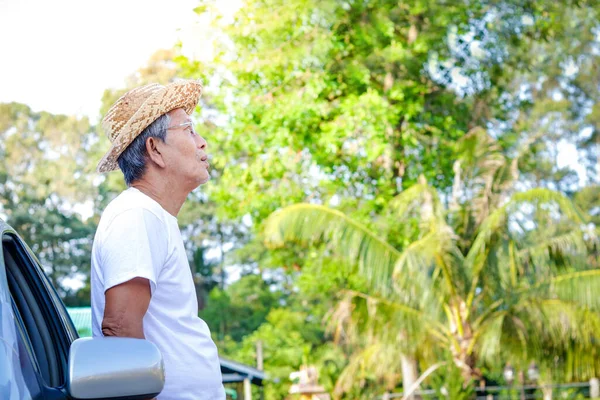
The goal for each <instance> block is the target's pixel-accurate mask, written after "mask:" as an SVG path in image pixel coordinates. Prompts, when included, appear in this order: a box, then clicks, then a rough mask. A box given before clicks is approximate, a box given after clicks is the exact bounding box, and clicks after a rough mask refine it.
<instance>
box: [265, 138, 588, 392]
mask: <svg viewBox="0 0 600 400" xmlns="http://www.w3.org/2000/svg"><path fill="white" fill-rule="evenodd" d="M532 142H533V140H532V141H530V142H528V143H526V144H524V145H522V149H523V150H522V151H521V152H520V153H518V154H517V155H516V156H514V157H513V158H509V157H507V156H505V155H504V154H503V153H502V151H501V150H500V148H499V146H498V145H497V144H496V143H495V141H494V140H493V139H491V138H490V137H489V136H488V135H487V134H486V133H485V132H483V131H481V130H475V131H473V132H471V133H470V134H469V135H467V136H465V138H464V139H463V140H462V141H461V142H460V143H459V149H460V153H459V154H461V155H462V156H461V157H460V158H459V159H458V160H457V162H456V164H455V168H454V172H455V185H454V188H453V192H452V195H451V196H446V200H447V203H448V204H449V205H448V206H445V205H444V204H443V201H441V200H440V197H439V195H438V193H437V191H436V190H434V189H433V188H431V187H430V186H428V185H427V184H426V183H425V182H424V181H423V180H421V181H420V183H419V184H417V185H414V186H412V187H411V188H409V189H407V190H405V191H404V192H403V193H401V194H400V195H399V196H397V197H396V198H395V199H394V200H393V201H392V202H391V203H390V205H389V210H390V214H389V218H388V219H390V218H392V217H394V219H393V221H394V224H405V223H407V221H410V220H412V221H415V220H416V221H418V230H417V232H416V235H415V236H414V237H413V238H412V239H411V240H410V241H409V243H406V244H405V245H401V246H393V245H392V244H391V243H392V242H394V243H399V242H400V241H399V240H397V238H394V237H391V236H389V235H388V236H384V235H381V234H379V233H378V232H374V231H373V230H371V229H369V228H368V227H366V226H365V225H362V224H360V223H359V222H357V221H355V220H353V219H351V218H350V217H348V216H346V215H345V214H343V213H342V212H340V211H338V210H335V209H331V208H328V207H324V206H321V205H314V204H297V205H292V206H289V207H286V208H284V209H281V210H279V211H277V212H275V213H273V214H272V215H271V216H270V218H269V219H268V220H267V222H266V224H265V232H264V233H265V238H266V242H267V244H268V245H270V246H274V247H281V246H284V245H285V244H286V243H288V242H300V243H306V244H308V243H314V242H325V243H327V244H328V247H329V249H330V250H331V251H332V253H333V254H335V255H336V256H338V257H339V258H340V259H342V260H344V262H342V263H341V264H342V265H345V266H347V267H348V268H349V269H352V270H353V271H356V272H357V273H358V274H360V275H361V276H363V277H364V278H365V281H366V283H367V287H368V290H366V291H363V292H358V291H345V292H343V295H344V296H343V299H342V301H340V302H339V304H338V307H337V308H336V310H334V311H333V312H332V317H333V321H335V322H337V328H338V333H340V332H341V333H343V334H344V335H346V337H347V338H355V339H356V338H361V339H360V340H361V343H362V345H363V347H362V351H361V352H359V353H357V356H356V357H355V360H354V361H355V362H353V363H351V364H350V365H349V367H348V369H347V373H346V374H343V375H342V377H341V380H340V382H339V384H340V385H339V386H340V387H339V389H344V383H345V382H349V381H351V380H352V379H347V380H345V379H344V378H345V377H350V378H351V377H353V376H355V374H356V371H357V370H358V369H359V368H365V365H368V367H369V368H373V371H375V373H381V374H382V375H385V376H386V377H387V378H388V379H389V377H390V371H389V368H390V367H391V368H392V369H393V370H392V372H393V373H394V374H395V376H396V377H397V376H398V373H397V372H398V364H400V363H399V362H398V358H400V354H401V355H402V357H403V361H406V360H405V358H408V360H410V358H412V357H418V358H419V359H420V360H421V362H422V363H425V364H428V365H432V364H434V360H439V359H440V357H443V356H444V355H448V356H449V357H450V359H451V360H452V362H453V364H454V365H455V366H456V367H458V368H459V369H460V371H461V372H462V377H463V378H464V380H465V382H470V381H472V380H474V379H477V378H479V377H480V376H481V372H480V370H479V368H478V366H480V365H483V364H488V365H490V364H491V365H497V363H498V360H503V361H505V362H510V363H512V364H516V365H527V364H528V363H529V362H530V361H532V360H535V361H536V362H537V363H538V365H539V368H540V371H541V372H542V375H543V376H545V377H546V379H548V380H550V379H559V378H561V377H563V376H564V378H567V379H589V378H590V377H592V376H595V375H596V374H597V372H600V361H599V360H600V358H599V357H598V355H600V351H599V350H600V347H599V346H598V344H597V335H596V332H600V330H599V328H600V314H598V310H599V309H600V296H597V293H598V291H599V290H600V270H597V269H592V268H590V267H589V266H588V263H587V262H586V261H588V258H587V257H588V254H587V253H588V251H587V249H588V246H589V242H595V243H597V236H598V230H597V229H596V227H594V226H593V225H589V224H587V225H586V222H587V220H586V217H584V216H583V215H582V213H581V212H580V211H579V210H578V209H577V208H576V207H575V206H574V205H573V203H572V202H571V201H570V199H568V198H567V197H566V196H564V195H563V194H561V193H557V192H554V191H551V190H549V189H544V188H535V189H531V190H528V191H524V192H517V191H516V190H515V186H516V183H517V182H518V178H519V171H518V164H519V162H520V157H522V156H523V155H524V154H525V153H526V149H527V146H529V144H531V143H532ZM448 197H450V198H448ZM394 224H392V225H394ZM556 356H559V357H558V358H557V357H556ZM402 364H403V366H405V367H406V365H405V364H406V362H403V363H402ZM402 372H403V374H407V373H408V374H411V372H410V369H409V368H408V369H407V368H402ZM557 374H558V375H557ZM560 374H563V375H560ZM404 388H405V390H406V389H407V383H406V382H404Z"/></svg>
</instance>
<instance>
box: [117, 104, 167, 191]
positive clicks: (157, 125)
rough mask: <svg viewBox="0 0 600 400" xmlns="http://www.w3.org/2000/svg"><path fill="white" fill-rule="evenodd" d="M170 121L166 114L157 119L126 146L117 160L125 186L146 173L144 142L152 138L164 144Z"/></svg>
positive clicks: (146, 158) (146, 157)
mask: <svg viewBox="0 0 600 400" xmlns="http://www.w3.org/2000/svg"><path fill="white" fill-rule="evenodd" d="M170 121H171V118H169V116H168V115H167V114H163V115H161V116H160V117H158V119H157V120H156V121H154V122H152V123H151V124H150V125H149V126H148V127H147V128H146V129H144V130H143V131H142V133H140V134H139V135H138V136H137V137H136V138H135V139H134V140H133V142H131V144H130V145H129V146H127V148H126V149H125V151H124V152H123V153H122V154H121V155H120V156H119V158H118V159H117V162H118V163H119V168H121V171H123V175H124V176H125V183H126V184H127V186H131V184H132V183H133V182H135V181H137V180H138V179H140V178H141V177H142V176H144V172H146V161H147V160H148V150H146V140H147V139H148V138H151V137H152V138H157V139H159V140H161V141H163V142H164V141H165V139H166V137H167V128H168V127H169V123H170Z"/></svg>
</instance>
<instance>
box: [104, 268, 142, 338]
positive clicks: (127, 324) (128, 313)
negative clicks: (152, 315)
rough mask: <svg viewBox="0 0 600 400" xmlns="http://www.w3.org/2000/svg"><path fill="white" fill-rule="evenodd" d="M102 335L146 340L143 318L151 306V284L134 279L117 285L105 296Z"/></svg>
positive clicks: (140, 279)
mask: <svg viewBox="0 0 600 400" xmlns="http://www.w3.org/2000/svg"><path fill="white" fill-rule="evenodd" d="M104 296H105V299H106V303H105V305H104V318H103V320H102V334H103V335H104V336H120V337H132V338H138V339H145V337H144V324H143V318H144V315H146V311H148V306H149V305H150V297H151V294H150V282H149V281H148V279H145V278H133V279H132V280H130V281H127V282H124V283H121V284H120V285H116V286H114V287H112V288H110V289H108V290H107V291H106V293H105V294H104Z"/></svg>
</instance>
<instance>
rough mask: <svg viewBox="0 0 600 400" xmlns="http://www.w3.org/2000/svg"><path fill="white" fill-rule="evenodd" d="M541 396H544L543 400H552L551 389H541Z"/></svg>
mask: <svg viewBox="0 0 600 400" xmlns="http://www.w3.org/2000/svg"><path fill="white" fill-rule="evenodd" d="M542 394H543V396H544V400H552V388H551V387H542Z"/></svg>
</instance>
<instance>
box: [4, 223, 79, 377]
mask: <svg viewBox="0 0 600 400" xmlns="http://www.w3.org/2000/svg"><path fill="white" fill-rule="evenodd" d="M2 247H3V258H4V264H5V269H6V276H7V282H8V287H9V291H10V295H11V297H12V298H13V301H14V304H15V308H16V311H17V314H18V315H19V318H20V320H21V321H22V329H23V331H24V336H26V337H27V339H28V342H29V343H30V348H31V352H32V353H33V358H34V365H35V366H36V369H37V372H38V375H39V376H40V377H41V379H42V381H43V384H44V387H49V388H59V387H62V386H64V385H65V383H66V375H67V362H68V352H69V346H70V344H71V341H72V340H73V337H72V336H73V334H72V332H71V330H73V331H74V328H72V323H70V320H68V316H65V315H66V311H65V310H64V306H62V303H61V302H60V300H59V299H58V297H57V296H56V292H55V291H54V289H53V288H52V287H51V286H50V285H49V283H48V282H47V278H46V277H45V275H44V274H43V272H41V268H40V267H39V265H38V264H37V260H35V258H34V257H33V256H32V255H31V253H30V250H29V249H28V248H27V247H26V246H25V245H24V244H23V243H22V242H21V241H20V239H19V238H18V237H17V236H16V235H10V234H8V235H7V234H5V235H4V236H3V238H2ZM59 305H60V307H59ZM61 308H62V312H61ZM69 325H70V327H69ZM24 343H27V341H24ZM25 349H27V347H25Z"/></svg>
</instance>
